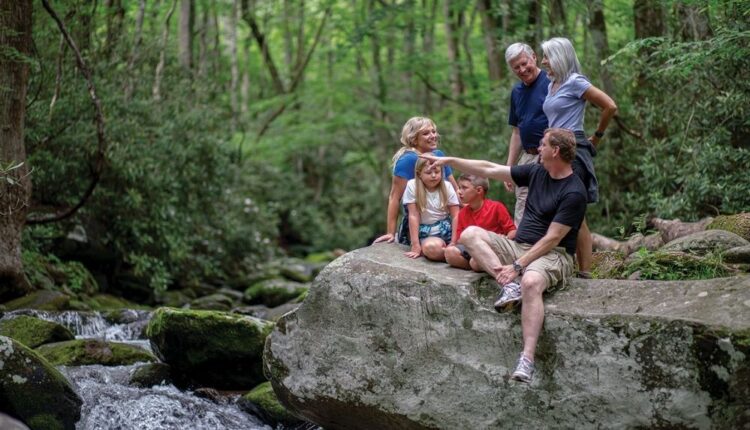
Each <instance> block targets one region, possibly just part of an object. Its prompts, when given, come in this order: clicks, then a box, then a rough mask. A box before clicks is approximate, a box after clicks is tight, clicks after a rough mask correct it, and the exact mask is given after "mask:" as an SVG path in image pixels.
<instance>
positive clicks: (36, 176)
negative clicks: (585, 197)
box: [0, 0, 750, 290]
mask: <svg viewBox="0 0 750 430" xmlns="http://www.w3.org/2000/svg"><path fill="white" fill-rule="evenodd" d="M32 5H33V41H32V42H33V43H32V46H31V50H30V54H29V55H22V54H19V53H18V52H15V51H13V50H12V49H7V47H3V49H2V50H1V51H0V55H2V56H5V57H6V59H8V58H11V59H13V60H14V61H19V62H26V63H27V64H28V66H29V68H30V74H29V81H28V88H27V96H26V117H25V130H24V132H25V139H24V145H25V151H26V160H25V161H24V164H23V169H28V171H29V173H28V178H30V179H31V183H32V184H33V185H32V192H31V195H30V200H29V202H28V206H27V211H26V219H27V222H26V224H25V228H24V229H23V236H22V243H21V245H22V249H23V250H24V251H23V261H24V262H25V263H26V264H27V265H28V264H32V262H33V260H34V259H35V258H39V256H45V258H56V257H54V256H55V255H62V254H63V251H64V250H63V249H61V246H62V245H61V244H62V243H64V241H63V239H64V238H65V237H70V236H71V235H73V236H75V235H78V236H81V235H83V234H85V235H86V236H87V238H88V240H90V241H94V242H96V243H97V244H98V246H99V247H98V248H97V249H100V250H103V251H101V252H104V253H108V254H111V255H113V256H115V257H114V260H116V261H117V264H116V265H115V267H113V269H112V270H113V271H115V272H118V271H119V272H123V273H125V272H127V273H131V274H133V275H134V276H137V277H138V278H140V279H142V280H143V281H144V282H145V283H147V284H148V285H150V286H151V287H152V288H154V289H157V290H163V289H165V288H167V287H169V286H172V285H180V284H185V283H191V282H196V280H204V279H227V278H232V277H236V276H241V275H242V274H247V273H250V272H251V271H252V270H253V268H254V267H255V266H256V265H257V264H259V263H261V262H263V261H266V260H268V259H271V258H274V257H276V256H278V255H280V254H282V253H287V254H292V255H304V254H308V253H312V252H319V251H327V250H332V249H334V248H343V249H353V248H357V247H361V246H365V245H367V244H368V243H369V241H371V240H372V238H373V237H374V236H375V235H377V234H379V233H383V232H384V229H385V205H386V198H387V193H388V190H389V187H390V180H391V157H392V155H393V154H394V153H395V152H396V150H397V149H398V148H399V146H400V143H399V134H400V130H401V127H402V125H403V124H404V122H405V121H406V120H407V119H408V118H409V117H411V116H415V115H424V116H429V117H431V118H432V119H434V120H435V122H436V123H437V126H438V131H439V133H440V135H441V141H440V148H441V149H442V150H443V151H445V152H446V153H447V154H449V155H456V156H461V157H467V158H481V159H489V160H492V161H497V162H500V163H504V162H505V160H506V158H507V150H508V149H507V148H508V140H509V136H510V127H509V126H508V125H507V118H508V105H509V96H510V90H511V88H512V85H514V83H515V82H517V80H516V79H515V77H514V76H513V74H512V73H510V71H509V69H508V68H507V65H506V64H505V61H504V57H503V54H504V50H505V48H506V47H507V46H508V45H509V44H511V43H513V42H516V41H525V42H527V43H529V44H530V45H531V46H533V47H534V48H535V49H536V50H537V52H539V44H540V43H541V41H543V40H545V39H547V38H549V37H554V36H565V37H568V38H570V39H571V40H572V41H573V43H574V45H575V47H576V50H577V52H578V55H579V59H580V60H581V63H582V66H583V70H584V73H585V74H586V75H587V76H588V77H589V78H590V79H591V81H592V82H593V83H594V84H595V85H597V86H598V87H600V88H601V89H603V90H604V91H605V92H607V93H608V94H609V95H610V96H612V98H613V99H614V100H615V101H616V102H617V105H618V107H619V112H618V115H617V118H616V120H615V121H613V122H612V123H611V124H610V127H609V129H608V131H607V135H606V137H605V139H604V140H603V142H602V145H601V147H600V151H599V155H598V157H597V158H596V160H595V163H596V168H597V172H598V177H599V181H600V190H601V191H600V196H601V200H600V202H599V203H597V204H595V205H592V206H589V209H588V214H587V216H588V219H589V220H590V224H591V225H592V229H593V231H596V232H600V233H603V234H606V235H610V236H624V235H628V234H630V233H632V232H633V231H634V229H635V228H639V227H640V226H642V220H643V218H644V217H645V216H647V215H649V214H650V215H658V216H660V217H662V218H675V217H679V218H682V219H683V220H695V219H698V218H701V217H704V216H710V215H716V214H719V213H722V214H731V213H737V212H742V211H748V210H750V193H749V192H748V190H750V175H749V174H748V171H749V169H750V151H749V150H748V149H749V148H750V91H748V90H749V89H750V2H747V1H711V0H709V1H687V0H685V1H671V0H663V1H661V0H636V1H634V2H633V1H624V0H603V1H602V0H593V1H576V0H530V1H511V0H330V1H328V0H222V1H208V0H148V1H146V0H131V1H128V0H64V1H62V0H61V1H55V2H52V3H51V6H50V8H51V9H53V10H54V11H56V14H57V15H58V16H59V18H60V21H61V22H62V24H63V26H64V27H65V28H66V30H67V32H69V34H70V39H71V40H72V42H73V44H74V45H75V46H76V48H77V49H78V50H79V51H80V54H81V59H82V60H83V64H85V66H86V70H88V72H89V73H85V72H84V71H83V70H84V69H82V68H81V67H79V66H78V65H77V60H76V55H75V52H74V51H73V50H72V45H71V44H70V43H69V42H67V41H66V40H65V38H63V37H62V35H61V31H60V29H59V26H58V24H57V23H56V22H55V20H53V19H52V18H51V14H50V13H49V12H48V11H47V10H45V8H44V5H43V2H41V1H34V2H33V3H32ZM0 31H7V29H2V28H0ZM92 85H93V86H94V88H95V96H96V101H97V102H98V104H99V106H100V110H98V109H97V108H96V105H95V103H92V98H93V97H92V95H91V94H92V91H91V88H92ZM99 112H101V115H100V114H99ZM597 119H598V115H597V112H596V109H595V108H593V107H590V106H589V107H588V112H587V131H588V132H589V134H590V133H592V132H593V130H594V127H595V121H597ZM3 145H5V143H3ZM4 154H5V153H4ZM18 166H19V160H14V159H3V160H2V165H0V179H4V181H3V186H4V187H6V188H7V187H8V186H11V187H12V186H13V184H14V181H15V180H16V179H18V178H17V177H16V176H14V175H16V174H17V173H18V172H19V171H21V170H23V169H21V168H19V167H18ZM25 174H26V173H24V175H25ZM14 178H16V179H14ZM6 182H7V184H6ZM6 191H7V190H6ZM490 197H492V198H495V199H499V200H502V201H504V202H505V203H506V205H508V207H509V208H512V203H513V196H512V194H509V193H507V192H505V191H504V190H503V187H502V185H501V184H500V183H493V184H492V189H491V192H490ZM81 203H82V204H81ZM77 206H80V208H78V209H76V210H70V209H72V208H73V209H75V208H76V207H77ZM59 214H64V215H63V216H57V215H59ZM7 215H8V213H5V212H4V213H3V216H7ZM52 220H54V222H50V221H52Z"/></svg>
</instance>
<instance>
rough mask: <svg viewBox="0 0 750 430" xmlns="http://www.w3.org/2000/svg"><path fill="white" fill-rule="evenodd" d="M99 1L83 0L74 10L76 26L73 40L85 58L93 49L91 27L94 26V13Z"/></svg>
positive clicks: (74, 26)
mask: <svg viewBox="0 0 750 430" xmlns="http://www.w3.org/2000/svg"><path fill="white" fill-rule="evenodd" d="M96 1H97V0H81V1H80V2H79V4H78V5H76V7H75V9H74V13H75V21H76V23H75V25H73V26H71V27H72V28H73V39H74V40H75V42H76V45H78V49H79V50H80V51H81V54H82V55H83V56H84V57H85V56H86V53H88V51H89V49H90V48H91V27H92V24H93V16H92V15H93V11H94V8H95V7H96Z"/></svg>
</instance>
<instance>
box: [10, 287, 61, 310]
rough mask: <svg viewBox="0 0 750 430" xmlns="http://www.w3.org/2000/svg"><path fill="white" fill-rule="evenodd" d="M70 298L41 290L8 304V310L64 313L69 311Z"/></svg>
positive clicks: (55, 292)
mask: <svg viewBox="0 0 750 430" xmlns="http://www.w3.org/2000/svg"><path fill="white" fill-rule="evenodd" d="M69 304H70V296H68V295H67V294H63V293H61V292H59V291H48V290H39V291H34V292H33V293H31V294H27V295H25V296H23V297H19V298H17V299H14V300H11V301H9V302H6V303H5V304H4V305H5V308H6V309H7V310H11V311H13V310H16V309H38V310H42V311H62V310H65V309H68V305H69Z"/></svg>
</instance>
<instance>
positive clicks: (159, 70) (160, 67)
mask: <svg viewBox="0 0 750 430" xmlns="http://www.w3.org/2000/svg"><path fill="white" fill-rule="evenodd" d="M176 6H177V0H173V1H172V7H170V8H169V11H168V12H167V17H166V19H164V30H163V32H162V34H161V47H160V48H161V49H160V53H159V63H158V64H157V65H156V72H155V73H154V86H153V87H152V88H151V94H152V95H153V97H154V100H155V101H159V100H161V76H162V74H163V73H164V65H165V63H166V60H167V59H166V57H167V42H168V41H169V21H170V20H171V19H172V14H173V13H174V10H175V7H176Z"/></svg>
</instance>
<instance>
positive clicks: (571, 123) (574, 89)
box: [542, 73, 591, 131]
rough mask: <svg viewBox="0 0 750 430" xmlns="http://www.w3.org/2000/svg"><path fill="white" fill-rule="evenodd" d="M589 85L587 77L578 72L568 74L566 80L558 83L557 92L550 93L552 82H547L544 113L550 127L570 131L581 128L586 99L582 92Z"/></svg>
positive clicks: (580, 129) (581, 129)
mask: <svg viewBox="0 0 750 430" xmlns="http://www.w3.org/2000/svg"><path fill="white" fill-rule="evenodd" d="M589 87H591V82H589V80H588V78H586V77H585V76H583V75H579V74H578V73H573V74H572V75H570V77H569V78H568V80H567V81H565V82H563V84H562V85H560V88H558V89H557V92H555V93H554V94H553V93H552V83H550V84H549V91H547V98H545V99H544V105H543V106H542V109H544V114H545V115H547V119H548V120H549V126H550V128H564V129H567V130H571V131H584V130H583V115H584V113H585V109H586V100H584V99H583V93H585V92H586V90H588V89H589Z"/></svg>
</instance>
